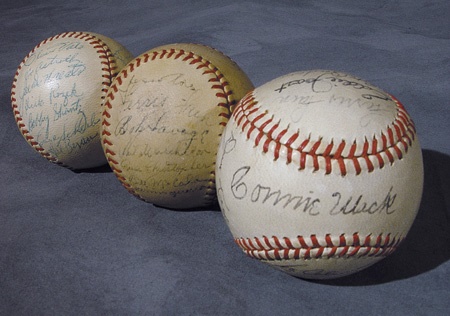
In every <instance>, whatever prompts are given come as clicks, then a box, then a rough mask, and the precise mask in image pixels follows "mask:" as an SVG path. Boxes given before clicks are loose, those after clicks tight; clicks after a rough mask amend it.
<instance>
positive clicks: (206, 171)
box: [102, 44, 253, 209]
mask: <svg viewBox="0 0 450 316" xmlns="http://www.w3.org/2000/svg"><path fill="white" fill-rule="evenodd" d="M251 89H253V85H252V83H251V82H250V80H249V79H248V77H247V76H246V74H245V73H244V72H243V71H242V70H241V69H240V68H239V67H238V65H237V64H236V63H234V62H233V61H232V60H231V59H230V58H229V57H227V56H225V55H224V54H223V53H221V52H219V51H217V50H215V49H213V48H210V47H207V46H203V45H199V44H170V45H165V46H160V47H157V48H154V49H152V50H149V51H148V52H146V53H144V54H142V55H140V56H138V57H136V58H135V59H134V60H133V61H131V62H130V63H129V64H128V65H127V66H126V67H125V68H124V69H123V70H122V71H121V72H120V74H119V75H118V76H117V77H116V78H115V79H114V81H113V83H112V85H111V88H110V89H109V92H108V96H107V100H106V103H105V111H104V113H103V124H102V144H103V148H104V151H105V155H106V156H107V159H108V162H109V165H110V166H111V168H112V170H113V171H114V172H115V174H116V175H117V177H118V179H119V180H120V181H121V182H122V184H123V185H124V186H125V187H126V188H127V189H128V191H129V192H130V193H132V194H133V195H135V196H137V197H138V198H140V199H142V200H144V201H147V202H150V203H153V204H155V205H158V206H161V207H166V208H173V209H189V208H194V207H203V206H207V205H211V204H212V203H215V202H216V191H215V173H214V171H215V162H216V155H217V148H218V145H219V142H220V137H221V135H222V131H223V128H224V126H225V125H226V123H227V122H228V119H229V116H230V113H231V111H232V109H233V107H234V106H235V104H236V103H237V102H238V101H239V100H240V98H242V97H243V96H244V95H245V94H246V93H247V92H248V91H250V90H251Z"/></svg>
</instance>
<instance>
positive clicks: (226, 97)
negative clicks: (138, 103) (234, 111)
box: [101, 48, 236, 204]
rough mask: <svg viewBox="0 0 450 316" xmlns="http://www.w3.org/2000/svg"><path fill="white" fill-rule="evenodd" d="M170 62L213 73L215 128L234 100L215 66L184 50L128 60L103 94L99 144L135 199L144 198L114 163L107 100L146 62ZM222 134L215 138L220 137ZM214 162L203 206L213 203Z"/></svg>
mask: <svg viewBox="0 0 450 316" xmlns="http://www.w3.org/2000/svg"><path fill="white" fill-rule="evenodd" d="M163 58H166V59H174V60H178V59H179V60H182V61H184V62H186V63H188V64H189V65H192V66H193V67H195V68H196V69H198V70H202V71H203V72H202V75H205V74H213V75H214V77H215V78H211V79H210V80H209V82H210V83H211V89H213V90H216V97H217V98H218V99H220V100H221V101H220V102H218V103H217V106H218V107H219V108H220V109H221V110H222V111H221V113H220V114H219V117H220V118H221V119H222V121H221V122H220V123H219V125H221V126H223V127H225V125H226V124H227V122H228V120H229V118H230V115H231V114H230V109H231V108H232V106H234V105H235V104H236V100H234V98H233V97H234V96H233V92H232V91H231V89H230V86H229V83H228V82H227V81H226V80H225V77H224V76H223V74H222V73H221V72H220V71H219V70H218V69H217V67H215V66H214V65H213V64H212V63H211V62H210V61H208V60H206V59H204V58H203V57H201V56H198V55H196V54H194V53H193V52H189V51H185V50H182V49H180V50H177V49H173V48H172V49H168V50H167V49H163V50H161V51H153V52H148V53H144V54H142V55H141V56H139V57H136V58H135V59H134V60H133V61H131V62H130V63H129V64H128V65H127V66H126V67H125V68H124V69H122V70H121V72H120V73H119V74H118V75H117V77H116V78H115V80H114V82H113V83H112V85H111V87H110V90H109V93H108V95H107V99H106V102H105V107H104V111H103V115H102V116H103V120H102V132H101V137H102V145H103V147H104V151H105V155H106V159H107V160H108V163H109V165H110V167H111V169H112V170H113V172H114V174H115V175H116V177H117V178H118V179H119V180H120V182H121V183H122V185H123V186H124V187H125V188H126V189H127V190H128V192H130V193H131V194H133V195H134V196H136V197H137V198H139V199H141V200H143V201H146V199H145V198H144V197H143V196H141V195H140V194H139V193H137V192H136V190H135V189H134V188H133V187H132V185H131V184H130V183H129V182H128V181H127V179H126V177H125V176H124V175H123V170H122V169H121V167H120V163H119V162H118V161H117V159H116V158H115V156H116V155H117V154H116V152H115V151H114V149H113V145H114V144H113V141H112V139H111V137H110V136H111V132H110V131H109V126H110V125H111V124H110V122H109V121H108V119H110V118H111V114H110V113H109V110H111V109H112V104H111V102H110V100H114V93H117V92H118V91H119V87H120V86H121V85H122V84H123V79H124V78H127V77H128V76H129V75H130V74H131V73H133V71H135V70H136V69H137V68H138V67H139V66H140V65H141V64H145V63H147V62H151V61H154V60H156V59H163ZM221 136H222V133H220V134H219V135H218V137H219V138H220V137H221ZM214 164H215V162H213V165H212V168H211V172H210V177H209V182H208V186H207V189H206V192H205V196H204V198H205V201H206V203H207V204H211V203H213V202H214V201H215V200H216V188H215V168H214Z"/></svg>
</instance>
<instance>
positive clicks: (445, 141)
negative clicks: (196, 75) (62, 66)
mask: <svg viewBox="0 0 450 316" xmlns="http://www.w3.org/2000/svg"><path fill="white" fill-rule="evenodd" d="M35 3H36V2H35V1H31V0H30V1H2V2H1V4H0V30H1V31H0V39H1V41H0V148H1V150H0V185H1V186H0V314H2V315H82V314H83V315H144V314H145V315H174V314H179V315H212V314H214V315H256V314H259V315H283V314H287V313H292V314H297V315H302V314H305V315H311V314H312V315H315V314H321V315H339V314H343V315H348V314H353V313H354V314H361V315H363V314H366V315H381V314H386V315H393V314H395V315H443V314H448V312H449V311H450V283H449V280H450V262H449V259H450V224H449V223H450V156H449V155H450V145H449V139H450V136H449V132H450V128H449V127H450V111H449V105H450V104H449V100H450V93H449V88H450V85H449V84H450V76H449V75H450V72H449V70H450V67H449V66H450V23H449V21H450V19H449V15H450V5H449V2H448V1H447V0H443V1H419V0H418V1H233V0H228V1H144V0H142V1H132V0H130V1H102V2H97V1H92V0H91V1H40V2H39V4H35ZM100 3H101V4H100ZM65 31H91V32H97V33H101V34H104V35H106V36H109V37H111V38H114V39H115V40H117V41H119V42H121V43H122V44H123V45H124V46H126V47H127V48H128V49H129V50H130V51H131V52H132V53H133V54H134V55H139V54H141V53H143V52H145V51H147V50H149V49H151V48H153V47H156V46H159V45H162V44H168V43H175V42H197V43H202V44H206V45H209V46H213V47H215V48H217V49H219V50H221V51H222V52H224V53H225V54H227V55H228V56H230V57H232V58H233V59H234V60H235V61H236V62H237V63H238V64H239V65H240V66H241V68H242V69H243V70H244V71H245V72H246V73H247V74H248V76H249V77H250V79H251V80H252V81H253V83H254V84H255V85H256V86H259V85H261V84H263V83H265V82H267V81H269V80H271V79H274V78H276V77H278V76H280V75H284V74H286V73H289V72H293V71H297V70H309V69H316V68H325V69H333V70H340V71H344V72H349V73H352V74H354V75H357V76H359V77H362V78H364V79H366V80H367V81H369V82H371V83H373V84H375V85H377V86H379V87H381V88H382V89H384V90H385V91H387V92H389V93H391V94H393V95H395V96H396V97H397V98H398V99H399V100H400V101H401V102H402V103H403V104H404V105H405V106H406V108H407V109H408V111H409V113H410V114H411V116H412V117H413V119H414V120H415V123H416V127H417V131H418V135H419V138H420V141H421V143H422V147H423V155H424V165H425V190H424V195H423V200H422V204H421V207H420V211H419V215H418V217H417V220H416V221H415V223H414V225H413V227H412V229H411V232H410V235H409V236H408V238H407V239H406V241H405V243H404V244H403V245H402V247H401V248H400V249H399V250H398V251H397V252H395V253H394V254H392V255H391V256H390V257H388V258H386V259H385V260H383V261H381V262H380V263H378V264H376V265H374V266H372V267H371V268H369V269H367V270H365V271H363V272H360V273H358V274H355V275H353V276H350V277H346V278H343V279H337V280H333V281H328V282H312V281H305V280H301V279H297V278H294V277H291V276H289V275H287V274H284V273H282V272H279V271H277V270H275V269H273V268H271V267H269V266H266V265H263V264H261V263H259V262H258V261H256V260H253V259H250V258H247V257H246V256H244V254H243V253H242V252H241V251H240V250H239V249H238V247H237V246H236V245H235V244H234V242H233V240H232V237H231V234H230V233H229V231H228V228H227V227H226V225H225V222H224V220H223V218H222V216H221V213H220V211H219V210H217V209H206V210H193V211H190V212H186V211H178V212H177V211H171V210H167V209H163V208H156V207H154V206H153V205H151V204H147V203H144V202H142V201H140V200H138V199H136V198H134V197H133V196H131V195H130V194H129V193H128V192H127V191H126V190H125V189H124V188H123V187H122V186H121V185H120V183H119V181H118V180H117V179H116V178H115V176H114V174H113V173H111V172H110V171H109V169H108V168H106V167H105V168H97V169H95V170H90V171H87V172H72V171H70V170H67V169H64V168H62V167H59V166H56V165H53V164H51V163H49V162H47V161H46V160H45V159H43V158H41V157H40V156H39V155H38V154H37V153H36V152H34V151H33V149H32V148H31V147H30V146H29V145H28V144H27V143H26V142H25V141H24V139H23V138H22V136H21V135H20V133H19V131H18V129H17V127H16V125H15V121H14V118H13V115H12V111H11V102H10V88H11V83H12V79H13V76H14V73H15V70H16V68H17V66H18V65H19V63H20V62H21V60H22V59H23V58H24V57H25V55H26V54H27V53H28V52H29V51H30V50H31V49H32V48H33V47H34V46H35V45H36V44H37V43H39V42H40V41H42V40H43V39H45V38H47V37H50V36H53V35H56V34H59V33H62V32H65Z"/></svg>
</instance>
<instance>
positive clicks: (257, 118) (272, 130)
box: [232, 90, 416, 176]
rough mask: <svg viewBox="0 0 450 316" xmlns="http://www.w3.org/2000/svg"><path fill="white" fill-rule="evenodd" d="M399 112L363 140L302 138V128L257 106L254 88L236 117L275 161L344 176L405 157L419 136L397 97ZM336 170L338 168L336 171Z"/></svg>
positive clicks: (243, 101)
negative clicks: (382, 128)
mask: <svg viewBox="0 0 450 316" xmlns="http://www.w3.org/2000/svg"><path fill="white" fill-rule="evenodd" d="M391 98H392V100H393V101H394V102H395V104H396V105H397V115H396V117H395V119H394V121H393V122H392V123H391V124H390V125H389V126H387V129H386V131H385V132H382V133H381V135H380V136H376V135H374V136H373V138H372V139H371V140H369V139H367V138H366V139H365V141H364V142H363V143H362V144H361V142H359V143H358V142H357V141H356V140H355V141H353V142H350V143H349V142H348V141H346V140H341V141H337V142H336V143H335V142H334V141H331V142H329V143H328V142H326V141H324V140H323V139H322V138H319V139H317V140H313V139H311V136H310V135H308V136H307V137H305V138H302V137H301V133H300V131H299V130H297V131H295V132H292V131H290V130H289V126H287V127H286V128H282V127H281V126H280V125H281V122H280V121H276V120H275V118H274V116H270V115H269V112H268V111H262V110H261V109H260V108H259V107H258V106H257V105H258V101H257V100H256V98H255V96H254V90H253V91H251V92H249V93H248V94H247V95H246V96H245V97H244V98H243V99H242V100H241V101H240V102H239V103H238V105H237V107H236V109H235V111H234V112H233V114H232V116H233V118H234V119H235V121H236V124H237V126H238V127H240V128H241V131H242V133H244V134H245V136H246V138H247V139H248V140H250V139H252V140H253V141H254V145H255V147H260V148H261V149H262V151H263V152H264V153H268V152H272V153H273V158H274V160H278V159H279V158H280V157H283V158H284V159H285V160H286V163H287V164H290V163H292V162H296V163H297V164H298V168H299V170H304V169H307V168H311V169H312V170H313V171H318V170H324V171H325V174H331V173H332V172H337V173H339V174H341V175H342V176H344V175H346V174H347V173H349V172H354V173H355V174H356V175H358V174H360V173H361V172H363V170H366V171H367V172H372V171H374V170H375V169H377V168H379V169H382V168H383V167H384V166H385V165H387V164H393V163H394V161H395V160H397V159H402V158H403V156H404V154H406V152H407V151H408V148H409V147H410V146H412V143H413V141H414V139H415V136H416V130H415V127H414V123H413V121H412V119H411V118H410V117H409V115H408V113H407V112H406V110H405V108H404V107H403V105H402V104H401V103H400V102H399V101H398V100H397V99H396V98H394V97H393V96H391ZM333 170H336V171H333Z"/></svg>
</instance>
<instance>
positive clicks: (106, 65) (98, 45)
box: [11, 32, 117, 169]
mask: <svg viewBox="0 0 450 316" xmlns="http://www.w3.org/2000/svg"><path fill="white" fill-rule="evenodd" d="M66 37H73V38H77V39H80V40H84V41H86V42H87V43H88V44H90V45H91V46H92V47H93V48H94V49H96V51H97V53H98V54H99V56H98V57H99V59H100V60H101V61H100V63H101V65H102V72H103V74H102V80H103V81H102V89H101V92H102V94H101V97H100V100H101V103H102V104H103V100H104V99H105V97H106V93H107V91H108V87H109V85H110V83H111V80H112V78H113V77H114V75H115V73H116V68H117V67H116V65H115V62H114V59H113V58H112V54H111V51H110V50H109V48H108V46H107V45H106V44H105V43H103V42H102V41H101V40H100V39H98V38H97V37H95V36H93V35H90V34H89V33H85V32H65V33H61V34H58V35H55V36H52V37H49V38H47V39H45V40H43V41H42V42H40V43H39V44H38V45H36V46H35V47H34V48H33V49H32V50H31V51H30V52H29V53H28V54H27V55H26V56H25V58H24V59H23V60H22V62H21V63H20V65H19V67H18V68H17V70H16V73H15V75H14V79H13V84H12V88H11V103H12V108H13V113H14V117H15V120H16V124H17V127H18V128H19V130H20V132H21V133H22V135H23V137H24V138H25V140H26V141H27V142H28V144H30V145H31V147H33V148H34V149H35V150H36V151H37V152H38V153H39V154H40V155H41V156H42V157H44V158H46V159H47V160H49V161H51V162H53V163H55V164H57V165H60V166H63V167H66V168H69V169H71V167H70V166H68V165H66V164H64V163H63V162H62V161H59V160H58V158H57V157H55V156H54V155H52V154H51V153H50V152H48V151H47V150H45V149H44V148H43V147H42V146H41V145H40V144H39V142H37V141H36V140H35V138H34V137H33V136H32V135H31V134H30V132H29V131H28V129H27V127H26V125H25V124H24V122H23V118H22V114H21V113H20V111H19V105H18V104H17V98H16V88H17V86H16V82H17V77H18V76H19V74H20V71H21V70H22V68H23V65H24V64H25V63H26V61H27V60H28V58H30V56H31V55H32V54H34V53H35V52H36V50H37V49H39V48H40V47H41V46H43V45H45V44H47V43H49V42H51V41H53V40H56V39H59V38H66Z"/></svg>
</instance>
